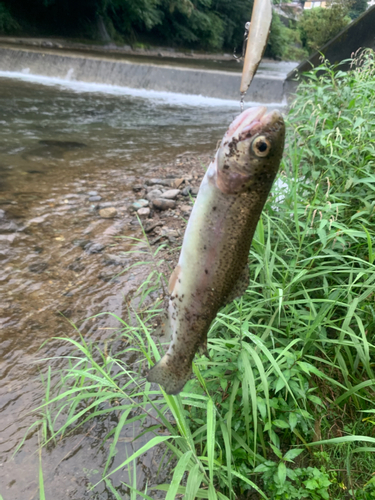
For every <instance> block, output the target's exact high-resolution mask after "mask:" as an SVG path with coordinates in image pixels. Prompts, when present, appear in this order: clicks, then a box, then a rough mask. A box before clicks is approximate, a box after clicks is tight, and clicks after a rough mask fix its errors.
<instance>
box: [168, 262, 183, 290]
mask: <svg viewBox="0 0 375 500" xmlns="http://www.w3.org/2000/svg"><path fill="white" fill-rule="evenodd" d="M180 271H181V266H180V264H177V266H176V267H175V268H174V270H173V273H172V274H171V277H170V278H169V283H168V293H172V292H173V290H174V287H175V284H176V281H177V279H178V276H179V274H180Z"/></svg>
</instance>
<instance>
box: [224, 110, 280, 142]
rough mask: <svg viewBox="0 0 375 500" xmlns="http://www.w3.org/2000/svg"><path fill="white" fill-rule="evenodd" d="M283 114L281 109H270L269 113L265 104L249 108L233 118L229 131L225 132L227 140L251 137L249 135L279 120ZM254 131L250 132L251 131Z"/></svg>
mask: <svg viewBox="0 0 375 500" xmlns="http://www.w3.org/2000/svg"><path fill="white" fill-rule="evenodd" d="M280 117H281V114H280V112H279V111H276V110H274V111H269V112H268V113H267V108H266V107H265V106H259V107H257V108H248V109H246V110H245V111H243V112H242V113H241V114H240V115H239V116H237V118H235V119H234V120H233V122H232V123H231V124H230V126H229V128H228V131H227V133H226V134H225V140H226V141H227V140H229V141H230V140H231V139H234V138H236V139H238V140H243V139H244V138H247V137H249V135H254V134H255V133H257V131H258V129H261V128H263V127H264V126H269V125H272V124H273V123H275V122H276V121H277V120H279V119H280ZM251 131H252V132H253V133H251V134H249V132H251Z"/></svg>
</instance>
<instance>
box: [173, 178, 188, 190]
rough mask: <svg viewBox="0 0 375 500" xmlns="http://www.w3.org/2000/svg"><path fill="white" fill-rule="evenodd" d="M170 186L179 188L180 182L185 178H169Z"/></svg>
mask: <svg viewBox="0 0 375 500" xmlns="http://www.w3.org/2000/svg"><path fill="white" fill-rule="evenodd" d="M170 181H171V187H172V188H175V189H177V188H179V187H180V186H181V184H182V183H183V182H184V181H185V179H183V178H181V179H171V180H170Z"/></svg>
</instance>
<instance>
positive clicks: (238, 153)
mask: <svg viewBox="0 0 375 500" xmlns="http://www.w3.org/2000/svg"><path fill="white" fill-rule="evenodd" d="M284 138H285V125H284V120H283V117H282V115H281V113H280V112H279V111H277V110H274V111H270V112H268V113H267V108H265V107H264V106H261V107H258V108H249V109H247V110H245V111H244V112H243V113H241V114H240V115H239V116H238V117H237V118H236V119H235V120H234V121H233V122H232V123H231V125H230V126H229V128H228V130H227V132H226V134H225V135H224V137H223V140H222V141H221V144H220V147H219V149H218V151H217V155H216V184H217V186H218V187H219V189H220V190H221V191H222V192H223V193H225V194H238V193H241V192H245V191H249V190H252V189H258V188H259V189H260V188H262V186H264V188H265V189H267V187H268V186H269V188H270V185H272V183H273V181H274V178H275V176H276V173H277V170H278V168H279V164H280V159H281V156H282V153H283V149H284ZM269 188H268V189H269Z"/></svg>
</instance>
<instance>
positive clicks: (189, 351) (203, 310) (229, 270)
mask: <svg viewBox="0 0 375 500" xmlns="http://www.w3.org/2000/svg"><path fill="white" fill-rule="evenodd" d="M266 111H267V110H266V108H265V107H259V108H250V109H247V110H246V111H244V112H243V113H241V114H240V115H239V116H238V117H237V118H236V119H235V120H234V121H233V122H232V124H231V125H230V126H229V129H228V131H227V132H226V134H225V135H224V137H223V140H222V141H221V145H220V147H219V149H218V151H217V153H216V157H215V159H214V161H213V162H212V163H211V164H210V166H209V167H208V170H207V172H206V174H205V176H204V178H203V180H202V183H201V186H200V189H199V193H198V196H197V199H196V202H195V204H194V208H193V211H192V213H191V216H190V218H189V222H188V225H187V228H186V231H185V235H184V240H183V244H182V249H181V254H180V258H179V261H178V264H177V267H176V268H175V270H174V271H173V273H172V275H171V277H170V280H169V293H170V300H169V306H168V321H167V325H168V326H167V329H168V330H169V333H170V335H171V337H172V341H171V343H170V345H169V348H168V351H167V353H166V354H165V355H164V356H163V357H162V358H161V360H160V361H159V362H158V363H157V364H156V365H155V366H154V367H152V368H151V370H150V371H149V373H148V376H147V380H148V381H149V382H157V383H158V384H160V385H162V386H163V387H164V389H165V391H166V393H167V394H178V393H179V392H180V391H181V390H182V389H183V387H184V385H185V383H186V382H187V381H188V380H189V378H190V377H191V373H192V361H193V358H194V355H195V353H196V352H197V350H198V349H199V348H200V347H203V348H205V346H206V342H207V332H208V330H209V328H210V325H211V322H212V321H213V319H214V318H215V316H216V314H217V312H218V310H219V309H220V308H221V307H222V306H224V305H225V304H226V303H228V302H230V301H232V300H233V299H234V298H235V297H237V296H239V295H242V293H243V292H244V291H245V290H246V288H247V285H248V256H249V249H250V244H251V240H252V238H253V235H254V231H255V228H256V226H257V223H258V220H259V217H260V214H261V212H262V209H263V206H264V204H265V202H266V200H267V197H268V195H269V192H270V189H271V186H272V184H273V181H274V179H275V176H276V174H277V171H278V169H279V165H280V160H281V156H282V152H283V147H284V135H285V127H284V121H283V118H282V116H281V114H280V113H279V112H278V111H271V112H268V113H267V112H266Z"/></svg>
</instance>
